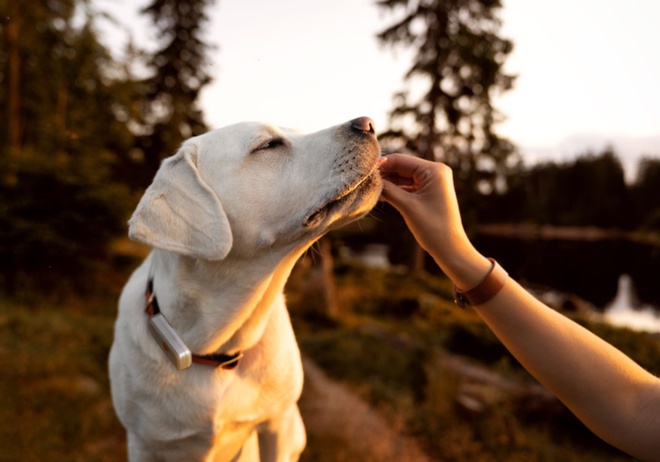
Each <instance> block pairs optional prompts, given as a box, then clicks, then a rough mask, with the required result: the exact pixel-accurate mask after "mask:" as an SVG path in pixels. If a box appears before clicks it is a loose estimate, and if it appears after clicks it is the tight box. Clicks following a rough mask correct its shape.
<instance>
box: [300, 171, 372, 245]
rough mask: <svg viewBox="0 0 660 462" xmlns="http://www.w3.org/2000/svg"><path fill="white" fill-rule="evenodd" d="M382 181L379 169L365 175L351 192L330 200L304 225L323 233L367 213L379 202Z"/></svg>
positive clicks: (311, 215) (306, 220)
mask: <svg viewBox="0 0 660 462" xmlns="http://www.w3.org/2000/svg"><path fill="white" fill-rule="evenodd" d="M382 187H383V185H382V181H381V178H380V174H379V173H378V171H377V170H373V171H372V172H371V173H370V174H369V175H367V176H366V177H364V178H363V179H362V180H361V181H360V182H359V183H358V184H357V185H356V186H355V187H353V188H352V189H351V190H350V191H349V192H347V193H342V194H340V195H339V196H337V197H335V198H334V199H331V200H330V201H328V202H327V203H326V204H325V205H323V206H322V207H321V208H319V209H317V210H315V211H314V212H312V213H311V214H310V215H308V216H307V217H306V218H305V221H304V222H303V226H304V227H305V228H306V229H307V230H314V232H315V233H318V234H321V233H325V232H327V231H330V230H332V229H335V228H338V227H340V226H343V225H345V224H347V223H350V222H351V221H353V220H356V219H358V218H360V217H362V216H364V215H365V214H367V213H368V212H369V211H370V210H371V209H372V208H373V207H374V206H375V205H376V203H377V202H378V197H379V196H380V192H381V190H382Z"/></svg>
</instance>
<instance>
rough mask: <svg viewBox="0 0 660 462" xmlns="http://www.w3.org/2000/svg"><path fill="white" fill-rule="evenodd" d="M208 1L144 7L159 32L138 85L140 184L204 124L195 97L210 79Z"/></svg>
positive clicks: (162, 1)
mask: <svg viewBox="0 0 660 462" xmlns="http://www.w3.org/2000/svg"><path fill="white" fill-rule="evenodd" d="M211 2H212V0H187V1H179V0H153V1H152V2H151V3H150V4H149V5H147V6H146V7H145V8H144V10H143V13H145V14H147V15H148V16H150V17H151V19H152V21H153V23H154V25H155V27H156V29H157V30H158V35H159V37H161V39H160V48H159V49H158V50H156V51H155V52H154V53H153V54H151V55H150V56H149V59H148V60H147V63H146V65H147V68H148V71H149V73H150V76H149V77H147V78H146V79H144V80H142V81H141V82H140V85H139V87H138V91H139V96H138V97H139V99H140V101H141V104H142V121H143V123H144V126H143V127H142V129H141V131H142V133H141V134H140V136H138V137H137V139H136V148H137V149H139V150H140V151H142V153H143V155H144V159H145V161H146V169H144V178H143V180H142V181H143V182H144V183H145V186H146V184H148V181H150V180H151V178H152V177H153V175H154V174H155V172H156V170H157V169H158V167H159V165H160V162H161V160H162V159H163V158H165V157H168V156H170V155H172V154H173V153H174V152H175V151H176V150H177V149H178V147H179V145H180V144H181V143H182V142H183V140H185V139H186V138H189V137H191V136H195V135H199V134H201V133H204V132H205V131H206V130H207V126H206V124H205V123H204V120H203V114H202V111H201V109H200V108H199V107H198V98H199V94H200V92H201V91H202V89H203V88H204V86H205V85H207V84H208V83H209V82H210V81H211V77H210V75H209V74H208V73H207V71H206V68H207V64H208V62H207V56H206V52H207V50H208V49H209V45H207V44H206V43H205V42H204V41H203V39H202V30H203V27H204V25H205V23H206V21H207V20H208V17H207V15H206V12H205V8H206V7H207V6H208V5H209V4H210V3H211Z"/></svg>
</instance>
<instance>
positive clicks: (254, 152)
mask: <svg viewBox="0 0 660 462" xmlns="http://www.w3.org/2000/svg"><path fill="white" fill-rule="evenodd" d="M379 156H380V149H379V146H378V142H377V140H376V135H375V132H374V128H373V123H372V122H371V120H370V119H368V118H366V117H361V118H358V119H355V120H352V121H350V122H347V123H344V124H342V125H338V126H335V127H331V128H328V129H326V130H323V131H319V132H317V133H313V134H309V135H301V134H295V133H292V132H290V131H286V130H282V129H280V128H276V127H273V126H269V125H264V124H259V123H239V124H236V125H232V126H229V127H226V128H223V129H219V130H214V131H211V132H209V133H206V134H204V135H201V136H198V137H195V138H192V139H190V140H188V141H186V142H185V143H184V144H183V146H182V147H181V149H180V150H179V152H177V153H176V155H174V156H172V157H170V158H168V159H166V160H165V161H164V162H163V164H162V166H161V167H160V169H159V170H158V173H157V174H156V177H155V178H154V180H153V183H152V184H151V186H149V188H148V189H147V190H146V192H145V194H144V196H143V197H142V199H141V201H140V203H139V204H138V206H137V209H136V210H135V212H134V214H133V217H132V218H131V220H130V222H129V235H130V237H131V238H132V239H135V240H138V241H141V242H144V243H146V244H149V245H150V246H152V247H153V248H154V250H153V251H152V252H151V254H150V255H149V256H148V257H147V258H146V260H145V261H144V263H143V264H142V265H141V266H140V267H139V268H138V269H137V270H136V271H135V272H134V273H133V275H132V276H131V278H130V280H129V281H128V283H127V284H126V286H125V287H124V290H123V292H122V295H121V298H120V301H119V315H118V319H117V322H116V325H115V339H114V343H113V345H112V349H111V352H110V378H111V388H112V398H113V402H114V406H115V409H116V412H117V415H118V416H119V419H120V420H121V422H122V424H123V425H124V427H125V428H126V430H127V434H128V453H129V459H130V460H131V461H177V462H180V461H238V460H240V461H250V462H251V461H258V460H261V461H292V460H297V459H298V456H299V455H300V453H301V452H302V450H303V448H304V446H305V440H306V437H305V430H304V426H303V423H302V420H301V418H300V414H299V412H298V407H297V404H296V401H297V400H298V398H299V396H300V393H301V390H302V382H303V371H302V366H301V361H300V352H299V350H298V346H297V343H296V341H295V337H294V334H293V330H292V328H291V323H290V321H289V316H288V313H287V310H286V307H285V304H284V296H283V288H284V284H285V283H286V280H287V278H288V276H289V273H290V271H291V269H292V267H293V265H294V263H295V262H296V260H297V259H298V258H299V257H300V255H301V254H302V253H303V252H304V251H305V250H306V249H307V248H308V247H309V246H310V245H311V244H312V243H313V242H314V241H315V240H317V239H318V238H319V237H320V236H321V235H323V234H324V233H325V232H327V231H328V230H330V229H332V228H335V227H338V226H341V225H343V224H345V223H348V222H349V221H351V220H354V219H356V218H358V217H360V216H362V215H364V214H365V213H367V212H368V211H369V210H370V209H371V208H372V207H373V206H374V205H375V204H376V201H377V199H378V196H379V194H380V189H381V181H380V176H379V174H378V172H377V163H378V159H379ZM188 350H189V351H188ZM191 352H192V353H191ZM191 361H192V362H193V364H192V365H190V362H191Z"/></svg>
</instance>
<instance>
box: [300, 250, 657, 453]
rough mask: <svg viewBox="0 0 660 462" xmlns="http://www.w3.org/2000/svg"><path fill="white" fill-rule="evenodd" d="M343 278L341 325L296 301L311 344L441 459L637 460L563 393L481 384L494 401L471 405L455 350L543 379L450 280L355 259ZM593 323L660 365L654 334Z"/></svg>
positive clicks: (335, 372) (509, 373)
mask: <svg viewBox="0 0 660 462" xmlns="http://www.w3.org/2000/svg"><path fill="white" fill-rule="evenodd" d="M336 277H337V283H338V296H339V299H340V302H341V303H340V304H341V306H343V311H342V313H341V317H340V318H339V319H336V320H335V322H338V324H337V323H335V324H328V323H317V324H315V325H310V324H309V323H310V322H312V321H313V320H312V318H309V317H306V316H305V313H306V307H305V304H304V301H300V300H298V302H297V303H294V304H293V305H291V304H290V310H291V311H292V319H293V321H294V325H295V326H296V332H297V333H298V339H299V342H300V345H301V349H302V350H303V352H304V353H305V354H307V355H308V356H310V357H311V358H312V359H313V360H314V361H315V362H317V363H318V364H319V365H321V366H322V367H323V369H324V370H325V371H326V372H327V373H328V375H330V376H331V377H333V378H335V379H337V380H340V381H342V382H343V383H345V384H347V385H348V386H350V387H351V389H352V390H354V391H355V392H356V393H359V394H360V395H361V396H362V397H363V398H364V399H365V400H367V401H368V402H369V403H370V404H371V405H372V406H373V407H375V408H376V409H377V410H378V411H379V412H380V413H381V414H382V415H383V416H385V417H386V418H387V419H388V420H389V422H390V423H391V425H392V426H393V427H395V428H399V429H401V431H402V432H403V433H404V434H407V435H408V436H411V437H413V438H414V439H415V440H416V441H417V442H418V443H419V444H420V445H421V446H422V447H423V448H424V449H425V450H426V452H427V453H428V454H429V455H430V456H431V457H432V458H433V459H434V460H484V461H491V460H525V461H543V460H553V461H571V460H585V461H586V460H592V461H597V460H627V458H626V456H624V455H622V454H621V453H620V452H619V451H617V450H615V449H613V448H611V447H610V446H609V445H607V444H605V443H603V442H602V441H601V440H599V439H598V438H596V437H595V436H594V435H593V434H592V433H591V432H590V431H589V430H587V429H586V428H585V427H584V426H583V425H582V424H581V423H580V422H579V421H578V420H577V419H576V418H575V417H574V416H573V415H572V414H571V413H570V412H569V411H568V410H567V409H566V408H565V407H564V406H563V405H561V404H560V403H559V402H558V401H557V400H555V399H547V398H541V397H539V395H538V394H535V393H527V394H525V393H524V392H522V393H521V394H515V393H514V394H507V393H508V392H505V391H504V389H500V390H498V389H497V388H496V387H495V388H490V387H488V386H481V387H479V386H476V385H475V384H474V383H472V385H471V386H472V387H473V388H472V389H473V390H475V393H476V396H478V397H480V398H481V399H484V405H483V407H481V408H480V409H479V410H469V409H467V408H465V407H463V406H461V405H460V404H459V399H458V397H459V396H460V395H461V393H464V392H465V390H466V388H469V387H468V385H466V380H465V378H462V377H461V376H460V374H457V372H456V370H455V369H450V368H448V367H447V366H446V362H444V361H443V360H442V358H444V357H446V356H447V355H451V357H453V358H463V359H461V361H467V362H468V364H469V365H470V366H469V367H475V364H480V365H481V367H482V368H483V369H482V370H486V369H487V370H489V371H492V373H494V374H497V375H498V376H499V377H500V379H499V380H503V381H507V380H513V381H515V383H517V384H525V383H528V384H530V385H529V386H531V384H532V383H534V382H533V381H531V379H530V378H529V375H528V374H527V373H526V372H525V371H524V370H523V369H522V367H521V366H520V365H519V364H518V363H517V362H516V361H515V360H514V359H512V357H511V356H510V355H509V353H508V352H507V351H506V349H505V348H504V347H503V346H502V345H501V343H500V342H499V341H498V340H497V339H496V338H495V336H494V335H493V334H492V333H491V332H490V331H489V330H488V328H487V327H486V326H485V324H484V323H483V322H482V321H480V320H479V319H478V317H477V315H476V314H475V313H474V312H472V311H470V310H458V309H456V307H455V306H453V304H452V302H451V301H450V290H449V288H450V284H449V282H448V281H447V280H446V279H444V278H436V277H433V276H431V275H429V274H425V273H416V274H401V273H393V272H388V271H383V270H377V269H370V268H367V267H365V266H362V265H359V264H354V263H348V262H346V261H343V262H341V264H340V265H339V266H338V271H337V272H336ZM296 281H300V279H298V278H297V277H295V275H294V278H293V279H292V282H294V283H295V282H296ZM298 289H299V288H298V287H297V286H296V285H293V286H288V290H289V291H293V292H296V291H297V290H298ZM298 303H300V304H298ZM580 322H582V323H584V324H587V323H586V322H584V321H580ZM301 324H304V326H301ZM587 325H588V327H589V328H591V329H593V330H594V331H595V332H596V333H597V334H598V335H601V336H602V337H603V338H605V340H607V341H610V342H612V343H613V344H615V345H616V346H618V347H620V348H622V349H623V350H624V351H625V352H626V353H627V354H629V355H630V356H631V357H632V358H634V359H635V360H636V361H638V362H639V363H640V364H643V365H645V367H648V368H649V369H650V370H652V371H656V370H657V368H658V367H659V363H658V354H659V353H660V351H659V347H658V345H657V342H656V341H655V340H654V339H652V338H650V337H649V336H647V335H646V334H640V333H636V332H633V331H629V330H626V329H616V328H611V327H607V326H601V325H599V324H587ZM301 327H303V328H302V329H301ZM457 354H458V355H460V356H456V355H457ZM468 358H469V359H468ZM467 383H468V384H469V383H471V382H470V379H468V380H467ZM521 387H522V388H521ZM518 389H523V390H524V385H518ZM488 397H490V398H488ZM489 399H490V401H489Z"/></svg>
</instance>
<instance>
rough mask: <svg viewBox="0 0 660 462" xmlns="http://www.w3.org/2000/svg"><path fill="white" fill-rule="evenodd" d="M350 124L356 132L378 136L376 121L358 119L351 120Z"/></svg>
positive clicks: (363, 118)
mask: <svg viewBox="0 0 660 462" xmlns="http://www.w3.org/2000/svg"><path fill="white" fill-rule="evenodd" d="M350 124H351V128H352V129H353V130H355V131H358V132H364V133H369V134H370V135H375V134H376V126H375V124H374V121H373V120H371V119H370V118H369V117H358V118H357V119H353V120H351V122H350Z"/></svg>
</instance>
